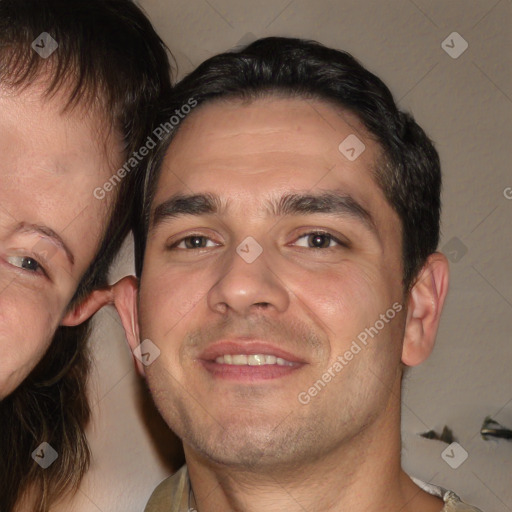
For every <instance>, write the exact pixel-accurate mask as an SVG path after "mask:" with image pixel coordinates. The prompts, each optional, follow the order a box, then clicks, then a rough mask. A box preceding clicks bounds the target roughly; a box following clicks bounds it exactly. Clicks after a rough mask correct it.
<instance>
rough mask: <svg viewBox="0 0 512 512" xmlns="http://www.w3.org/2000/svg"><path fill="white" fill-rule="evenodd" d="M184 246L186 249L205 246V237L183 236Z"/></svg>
mask: <svg viewBox="0 0 512 512" xmlns="http://www.w3.org/2000/svg"><path fill="white" fill-rule="evenodd" d="M185 247H186V248H187V249H201V248H203V247H206V237H204V236H189V237H187V238H185Z"/></svg>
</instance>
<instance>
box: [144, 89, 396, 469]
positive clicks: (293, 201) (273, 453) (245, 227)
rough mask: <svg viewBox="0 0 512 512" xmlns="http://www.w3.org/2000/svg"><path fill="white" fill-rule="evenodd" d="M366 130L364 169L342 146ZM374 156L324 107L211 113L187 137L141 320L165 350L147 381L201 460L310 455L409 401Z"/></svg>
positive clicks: (391, 254) (269, 103)
mask: <svg viewBox="0 0 512 512" xmlns="http://www.w3.org/2000/svg"><path fill="white" fill-rule="evenodd" d="M353 135H355V136H357V138H358V139H359V140H360V141H362V142H363V143H364V144H365V146H366V149H365V150H364V151H363V152H362V153H361V154H360V156H358V157H357V158H355V159H354V158H353V156H354V155H356V152H355V151H351V150H350V147H348V151H346V149H347V148H345V146H344V145H342V150H343V148H345V151H344V152H342V151H340V149H339V146H340V143H342V141H344V140H345V139H346V138H347V137H348V136H353ZM354 140H355V139H353V138H351V139H348V141H349V142H350V141H352V143H353V141H354ZM352 145H353V144H352ZM358 148H359V146H358ZM346 155H348V156H349V157H350V158H347V156H346ZM377 160H378V146H377V145H376V143H375V142H374V141H372V140H371V139H370V138H369V136H368V135H367V133H366V131H365V130H364V129H363V127H362V125H361V123H360V122H359V121H358V120H357V119H356V117H355V116H354V115H351V114H349V113H347V112H343V113H340V112H338V111H336V110H335V109H334V108H333V107H332V106H330V105H328V104H326V103H323V102H320V101H305V100H301V99H278V98H271V99H265V100H257V101H254V102H252V103H250V104H242V103H239V102H227V103H226V102H223V103H213V104H208V105H206V106H204V107H201V109H200V110H198V111H196V112H195V113H193V114H192V115H191V116H190V117H189V118H188V119H187V120H186V121H185V122H184V124H183V126H182V127H181V128H180V131H179V132H178V134H177V136H176V138H175V139H174V141H173V142H172V144H171V147H170V149H169V152H168V154H167V156H166V159H165V162H164V165H163V170H162V174H161V177H160V180H159V183H158V187H157V192H156V195H155V198H154V202H153V205H152V211H153V214H154V219H153V222H152V224H151V227H150V231H149V235H148V241H147V249H146V254H145V261H144V270H143V274H142V277H141V286H140V293H139V325H140V329H141V335H140V337H141V340H143V339H150V340H151V341H152V342H153V343H154V344H155V345H157V346H158V348H159V349H160V351H161V354H160V356H159V357H158V358H157V359H156V360H155V362H153V363H152V364H151V365H149V366H147V367H146V369H145V371H146V375H147V379H148V383H149V386H150V388H151V391H152V393H153V396H154V398H155V401H156V404H157V406H158V407H159V409H160V411H161V413H162V415H163V417H164V419H165V420H166V421H167V423H168V424H169V425H170V426H171V428H173V430H175V432H176V433H177V434H178V435H179V436H180V437H182V438H183V439H184V441H185V445H186V446H187V445H188V446H190V447H191V448H192V450H193V451H194V452H195V453H200V454H203V455H206V456H207V457H210V458H213V460H215V461H218V462H221V463H228V464H236V463H242V464H246V465H247V464H249V465H250V464H258V463H261V464H273V465H274V467H275V464H278V463H279V462H283V463H289V462H290V461H291V460H296V461H297V460H303V459H304V458H306V459H309V460H313V459H314V458H316V457H318V456H320V455H321V454H325V453H329V452H332V450H333V448H335V447H336V446H339V445H340V444H341V443H343V442H344V441H347V440H349V439H351V438H352V437H353V436H354V435H356V434H357V433H359V432H361V431H363V430H364V429H365V428H366V427H368V426H369V425H372V424H373V425H375V424H376V423H377V422H378V421H379V419H382V417H383V415H384V411H385V410H386V408H387V407H389V404H390V403H391V400H392V395H393V393H395V395H396V393H397V392H399V384H400V357H401V341H402V334H403V327H404V312H405V306H404V307H403V308H402V303H403V300H404V299H403V289H402V264H401V230H400V222H399V218H398V216H397V215H396V213H395V212H394V211H393V210H392V208H391V206H390V205H389V204H388V203H387V201H386V199H385V197H384V195H383V193H382V191H381V190H380V189H379V187H378V186H377V185H376V183H375V182H374V180H373V178H372V169H373V168H374V166H375V163H376V161H377ZM393 304H395V309H394V311H391V313H393V314H391V313H390V312H389V310H390V309H393ZM401 309H403V311H402V312H399V313H398V312H397V311H399V310H401ZM395 313H396V315H395ZM383 317H385V318H383ZM376 323H377V324H376ZM376 325H377V327H376ZM369 328H373V330H370V332H371V333H372V335H369V334H368V331H365V329H369ZM364 332H366V337H367V340H366V344H363V343H362V342H361V341H360V340H361V339H364V335H363V336H361V334H362V333H364ZM358 336H359V339H358ZM353 341H357V343H358V346H359V350H357V348H356V346H355V345H354V344H353ZM347 351H348V352H350V353H351V354H352V357H350V355H347V356H346V357H345V354H346V353H347ZM339 357H341V358H342V359H343V361H344V362H343V363H342V362H341V360H340V359H339ZM336 363H338V365H337V364H336ZM340 365H341V369H340ZM326 373H327V374H328V375H327V377H326V376H325V374H326ZM319 380H322V382H323V384H320V383H318V381H319ZM315 383H316V388H315ZM311 388H313V390H311ZM314 389H316V390H317V391H316V393H315V391H314ZM308 397H309V398H308ZM186 449H188V450H189V448H186Z"/></svg>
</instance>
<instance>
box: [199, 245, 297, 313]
mask: <svg viewBox="0 0 512 512" xmlns="http://www.w3.org/2000/svg"><path fill="white" fill-rule="evenodd" d="M267 254H268V255H269V253H267ZM267 254H265V251H263V252H262V254H260V255H259V256H258V257H257V258H256V259H255V260H254V261H251V260H250V259H247V260H246V259H244V255H243V253H242V252H236V251H234V250H233V253H232V254H231V255H230V257H229V262H228V264H227V265H225V266H223V269H222V271H221V272H222V274H221V275H220V276H219V279H218V281H216V283H215V284H214V285H213V286H212V288H211V289H210V291H209V293H208V306H209V307H210V309H212V310H213V311H215V312H218V313H228V312H230V311H232V312H236V313H238V314H240V315H248V314H250V313H251V312H253V311H256V310H269V311H270V310H272V311H274V312H284V311H286V309H287V308H288V306H289V302H290V295H289V291H288V289H287V288H286V286H285V285H284V283H283V281H282V280H281V279H280V276H279V274H278V269H277V267H272V266H271V262H270V257H268V258H267Z"/></svg>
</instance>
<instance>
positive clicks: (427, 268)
mask: <svg viewBox="0 0 512 512" xmlns="http://www.w3.org/2000/svg"><path fill="white" fill-rule="evenodd" d="M448 276H449V268H448V260H447V259H446V257H445V256H444V254H441V253H439V252H436V253H434V254H431V255H430V256H429V257H428V259H427V262H426V263H425V265H424V266H423V269H422V270H421V272H420V274H419V276H418V278H417V280H416V282H415V284H414V286H413V287H412V289H411V292H410V293H409V302H408V310H407V320H406V324H405V334H404V343H403V347H402V362H403V363H404V364H406V365H407V366H416V365H418V364H420V363H422V362H423V361H424V360H425V359H427V357H428V356H429V355H430V353H431V352H432V349H433V348H434V344H435V340H436V334H437V329H438V327H439V322H440V319H441V312H442V310H443V305H444V300H445V298H446V294H447V293H448V282H449V278H448Z"/></svg>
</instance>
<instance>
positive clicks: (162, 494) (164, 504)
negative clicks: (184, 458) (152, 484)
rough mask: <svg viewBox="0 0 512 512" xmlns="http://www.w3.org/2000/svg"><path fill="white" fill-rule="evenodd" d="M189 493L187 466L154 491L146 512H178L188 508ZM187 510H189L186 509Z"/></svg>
mask: <svg viewBox="0 0 512 512" xmlns="http://www.w3.org/2000/svg"><path fill="white" fill-rule="evenodd" d="M188 492H189V480H188V472H187V466H183V467H182V468H181V469H180V470H179V471H177V472H176V473H175V474H174V475H172V476H170V477H169V478H166V479H165V480H164V481H163V482H162V483H160V484H159V485H158V487H157V488H156V489H155V490H154V491H153V494H151V497H150V498H149V501H148V503H147V505H146V508H145V509H144V512H178V511H179V510H182V507H183V505H185V506H187V503H186V498H187V497H188ZM185 510H187V508H185Z"/></svg>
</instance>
